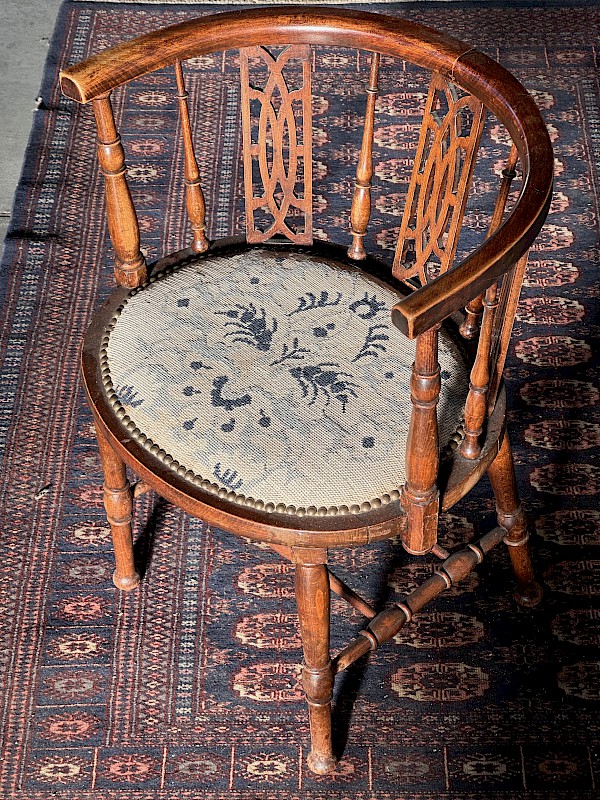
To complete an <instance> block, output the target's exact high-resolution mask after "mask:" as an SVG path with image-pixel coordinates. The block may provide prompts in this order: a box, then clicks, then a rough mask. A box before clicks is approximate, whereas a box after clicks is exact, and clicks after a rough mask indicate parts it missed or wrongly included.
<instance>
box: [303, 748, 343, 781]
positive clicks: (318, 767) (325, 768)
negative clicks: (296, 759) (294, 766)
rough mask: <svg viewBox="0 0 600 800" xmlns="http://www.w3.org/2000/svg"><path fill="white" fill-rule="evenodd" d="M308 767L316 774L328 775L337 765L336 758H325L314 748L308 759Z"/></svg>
mask: <svg viewBox="0 0 600 800" xmlns="http://www.w3.org/2000/svg"><path fill="white" fill-rule="evenodd" d="M306 763H307V764H308V768H309V770H310V771H311V772H314V773H315V774H316V775H327V773H328V772H333V771H334V769H335V768H336V766H337V761H336V760H335V758H324V757H323V756H319V755H317V754H316V753H314V752H313V751H312V750H311V751H310V753H309V754H308V757H307V759H306Z"/></svg>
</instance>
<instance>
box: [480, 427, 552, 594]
mask: <svg viewBox="0 0 600 800" xmlns="http://www.w3.org/2000/svg"><path fill="white" fill-rule="evenodd" d="M488 475H489V476H490V482H491V484H492V488H493V490H494V494H495V496H496V509H497V512H498V523H499V524H500V525H501V527H502V528H503V529H504V530H506V536H505V537H504V541H505V542H506V544H507V545H508V552H509V554H510V560H511V562H512V566H513V570H514V573H515V577H516V580H517V591H516V593H515V599H516V600H517V602H518V603H520V605H523V606H536V605H537V604H538V603H539V602H540V600H541V599H542V587H541V586H540V584H539V583H538V582H537V580H536V579H535V575H534V573H533V567H532V565H531V555H530V553H529V532H528V531H527V520H526V519H525V513H524V512H523V508H522V506H521V501H520V499H519V492H518V489H517V481H516V478H515V467H514V462H513V457H512V452H511V447H510V442H509V439H508V434H505V435H504V440H503V442H502V446H501V447H500V452H499V453H498V456H497V457H496V458H495V459H494V461H492V463H491V464H490V466H489V468H488Z"/></svg>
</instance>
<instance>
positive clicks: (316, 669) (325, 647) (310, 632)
mask: <svg viewBox="0 0 600 800" xmlns="http://www.w3.org/2000/svg"><path fill="white" fill-rule="evenodd" d="M296 602H297V604H298V616H299V618H300V634H301V636H302V647H303V649H304V663H303V667H302V685H303V686H304V691H305V692H306V701H307V703H308V711H309V715H310V737H311V745H312V749H311V751H310V753H309V754H308V766H309V769H311V770H312V771H313V772H316V773H317V774H319V775H324V774H325V773H327V772H331V771H332V770H333V769H335V764H336V759H335V757H334V755H333V750H332V743H331V699H332V695H333V668H332V664H331V658H330V656H329V576H328V574H327V567H326V565H325V564H304V563H296Z"/></svg>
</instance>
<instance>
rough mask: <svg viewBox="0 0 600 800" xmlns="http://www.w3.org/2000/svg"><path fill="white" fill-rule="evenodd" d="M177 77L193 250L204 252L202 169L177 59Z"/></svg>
mask: <svg viewBox="0 0 600 800" xmlns="http://www.w3.org/2000/svg"><path fill="white" fill-rule="evenodd" d="M175 78H176V80H177V100H178V102H179V117H180V119H181V137H182V139H183V152H184V176H185V206H186V209H187V214H188V218H189V220H190V224H191V226H192V232H193V238H192V244H191V247H192V250H193V251H194V252H195V253H204V251H205V250H208V239H207V238H206V234H205V231H206V206H205V203H204V194H203V192H202V186H201V185H200V170H199V169H198V162H197V161H196V154H195V152H194V141H193V137H192V126H191V123H190V111H189V108H188V93H187V91H186V88H185V80H184V78H183V69H182V67H181V61H179V60H176V61H175Z"/></svg>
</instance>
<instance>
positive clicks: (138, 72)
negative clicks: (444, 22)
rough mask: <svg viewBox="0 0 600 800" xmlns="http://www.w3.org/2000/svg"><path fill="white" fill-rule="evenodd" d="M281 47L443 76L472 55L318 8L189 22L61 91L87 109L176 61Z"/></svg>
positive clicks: (419, 34) (156, 34)
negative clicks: (337, 51)
mask: <svg viewBox="0 0 600 800" xmlns="http://www.w3.org/2000/svg"><path fill="white" fill-rule="evenodd" d="M278 43H286V44H308V43H310V44H315V45H319V44H321V45H331V44H332V43H334V44H336V45H338V46H346V47H356V48H359V49H364V50H379V51H380V52H382V53H388V54H389V55H393V56H394V55H395V56H397V57H400V58H408V59H409V60H414V62H415V63H417V64H419V65H420V66H423V67H425V68H427V69H436V70H440V71H442V72H444V73H449V72H451V71H452V70H453V68H454V67H455V65H456V68H457V71H460V68H459V66H458V64H459V59H460V58H461V57H462V56H463V54H465V53H471V52H472V50H473V48H471V47H469V46H468V45H466V44H464V43H463V42H460V41H458V40H457V39H454V38H453V37H451V36H447V35H445V34H442V33H438V32H437V31H434V30H432V29H431V28H426V27H425V26H422V25H418V24H417V23H413V22H409V21H407V20H400V19H396V18H395V17H391V16H390V17H385V18H382V17H381V16H379V15H376V14H371V13H368V12H361V11H355V10H352V11H351V10H347V9H340V8H323V7H316V6H290V7H286V8H268V9H267V8H264V9H263V8H260V9H256V8H248V9H244V10H243V11H231V12H228V13H224V14H216V15H210V16H206V17H200V18H198V19H192V20H188V21H186V22H182V23H178V24H176V25H171V26H169V27H167V28H162V29H161V30H157V31H153V32H152V33H148V34H145V35H143V36H139V37H137V38H136V39H132V40H130V41H127V42H123V43H122V44H119V45H116V46H115V47H111V48H110V49H108V50H104V51H103V52H101V53H98V54H96V55H94V56H91V57H90V58H88V59H86V60H85V61H82V62H81V63H79V64H75V65H73V66H71V67H69V68H68V69H65V70H62V71H61V73H60V84H61V89H62V91H63V94H65V95H66V96H67V97H70V98H71V99H72V100H76V101H77V102H79V103H88V102H90V101H91V100H94V99H95V98H96V97H99V96H101V95H103V94H106V93H107V92H110V91H112V89H114V88H116V87H117V86H120V85H121V84H123V83H127V82H128V81H130V80H134V79H136V78H140V77H141V76H142V75H146V74H147V73H149V72H154V71H155V70H157V69H161V68H163V67H166V66H168V65H170V64H173V62H174V61H175V60H180V61H183V60H185V59H187V58H190V57H192V56H199V55H202V54H203V53H213V52H216V51H220V50H227V49H229V48H232V47H234V48H239V47H249V46H252V45H258V44H263V45H269V44H278ZM506 74H507V75H508V73H506ZM484 83H485V81H484Z"/></svg>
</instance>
